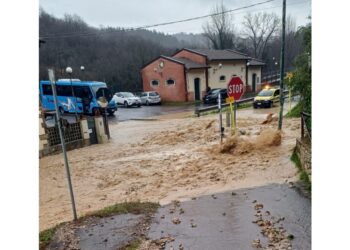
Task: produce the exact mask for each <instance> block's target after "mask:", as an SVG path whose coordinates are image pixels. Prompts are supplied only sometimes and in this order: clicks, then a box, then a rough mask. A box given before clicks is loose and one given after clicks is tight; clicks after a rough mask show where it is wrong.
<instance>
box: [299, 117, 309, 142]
mask: <svg viewBox="0 0 350 250" xmlns="http://www.w3.org/2000/svg"><path fill="white" fill-rule="evenodd" d="M300 117H301V139H302V140H304V141H305V140H308V141H311V115H310V114H308V113H306V112H301V113H300Z"/></svg>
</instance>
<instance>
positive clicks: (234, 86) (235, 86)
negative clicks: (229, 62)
mask: <svg viewBox="0 0 350 250" xmlns="http://www.w3.org/2000/svg"><path fill="white" fill-rule="evenodd" d="M243 93H244V85H243V82H242V80H241V78H239V77H238V76H234V77H232V79H231V80H230V82H229V83H228V85H227V95H228V96H231V97H233V98H234V99H235V101H237V100H239V99H240V98H241V97H242V95H243Z"/></svg>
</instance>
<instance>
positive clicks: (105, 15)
mask: <svg viewBox="0 0 350 250" xmlns="http://www.w3.org/2000/svg"><path fill="white" fill-rule="evenodd" d="M264 1H266V0H223V1H222V2H223V3H224V5H225V6H226V7H227V8H228V9H235V8H239V7H243V6H246V5H251V4H254V3H259V2H264ZM220 2H221V0H218V1H216V0H40V1H39V3H40V6H41V7H42V8H43V9H44V10H45V11H46V12H48V13H50V14H52V15H54V16H56V17H59V18H61V17H63V15H64V14H65V13H68V14H77V15H78V16H80V17H81V18H82V19H83V20H84V21H85V22H86V23H87V24H89V25H91V26H95V27H100V26H112V27H124V28H129V27H139V26H144V25H150V24H157V23H163V22H169V21H176V20H181V19H186V18H191V17H196V16H202V15H207V14H210V13H211V10H212V9H213V7H214V6H215V4H216V3H220ZM259 11H266V12H275V13H276V14H278V15H279V16H281V12H282V0H275V1H273V2H269V3H266V4H263V5H259V6H256V7H252V8H249V9H245V10H239V11H236V12H233V14H234V22H235V24H236V26H237V27H238V28H239V25H240V23H241V22H242V19H243V16H244V15H245V14H246V13H247V12H252V13H256V12H259ZM289 14H290V15H292V16H293V17H295V20H296V24H297V26H299V25H304V24H305V23H307V17H308V16H309V15H311V0H287V15H289ZM207 20H208V18H206V19H200V20H196V21H191V22H185V23H179V24H172V25H167V26H161V27H156V28H151V30H153V29H155V30H157V31H161V32H165V33H169V34H173V33H178V32H187V33H201V32H202V25H203V23H205V22H206V21H207Z"/></svg>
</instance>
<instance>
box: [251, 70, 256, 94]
mask: <svg viewBox="0 0 350 250" xmlns="http://www.w3.org/2000/svg"><path fill="white" fill-rule="evenodd" d="M252 77H253V79H252V91H253V92H255V91H256V74H255V73H254V74H253V76H252Z"/></svg>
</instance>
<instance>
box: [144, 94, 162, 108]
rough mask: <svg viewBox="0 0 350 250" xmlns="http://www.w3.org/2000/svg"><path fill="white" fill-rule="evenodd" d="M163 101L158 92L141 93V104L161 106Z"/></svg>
mask: <svg viewBox="0 0 350 250" xmlns="http://www.w3.org/2000/svg"><path fill="white" fill-rule="evenodd" d="M161 103H162V99H161V98H160V95H159V94H158V93H157V92H156V91H147V92H142V93H141V104H144V105H150V104H161Z"/></svg>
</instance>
